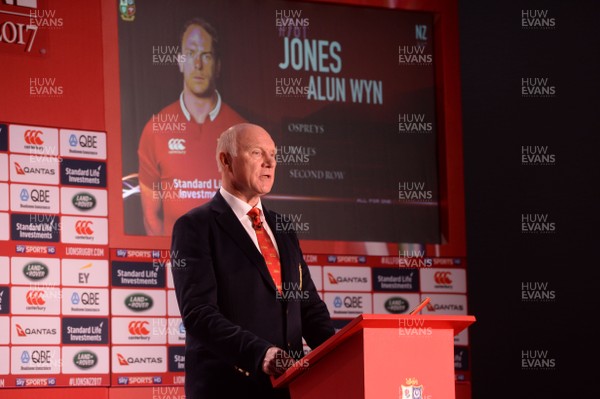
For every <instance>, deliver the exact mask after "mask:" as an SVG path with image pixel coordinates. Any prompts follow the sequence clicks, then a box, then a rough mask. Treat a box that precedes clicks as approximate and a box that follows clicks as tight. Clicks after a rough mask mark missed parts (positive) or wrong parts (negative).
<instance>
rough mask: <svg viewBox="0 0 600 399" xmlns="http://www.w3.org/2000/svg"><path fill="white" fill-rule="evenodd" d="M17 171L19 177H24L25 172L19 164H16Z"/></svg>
mask: <svg viewBox="0 0 600 399" xmlns="http://www.w3.org/2000/svg"><path fill="white" fill-rule="evenodd" d="M14 164H15V170H16V171H17V174H18V175H24V174H25V171H24V170H23V168H22V167H21V165H19V163H18V162H15V163H14Z"/></svg>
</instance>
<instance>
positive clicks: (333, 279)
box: [327, 273, 338, 284]
mask: <svg viewBox="0 0 600 399" xmlns="http://www.w3.org/2000/svg"><path fill="white" fill-rule="evenodd" d="M327 277H328V278H329V282H330V283H331V284H337V283H338V282H337V280H336V279H335V277H333V274H331V273H327Z"/></svg>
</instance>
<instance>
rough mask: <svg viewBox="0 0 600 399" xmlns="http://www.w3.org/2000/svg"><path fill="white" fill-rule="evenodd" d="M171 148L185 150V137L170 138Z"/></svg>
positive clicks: (172, 149)
mask: <svg viewBox="0 0 600 399" xmlns="http://www.w3.org/2000/svg"><path fill="white" fill-rule="evenodd" d="M169 150H171V151H185V139H170V140H169Z"/></svg>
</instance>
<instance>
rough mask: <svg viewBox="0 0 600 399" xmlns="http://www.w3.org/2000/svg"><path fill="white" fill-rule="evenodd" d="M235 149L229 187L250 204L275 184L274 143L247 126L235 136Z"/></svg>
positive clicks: (257, 129) (256, 129)
mask: <svg viewBox="0 0 600 399" xmlns="http://www.w3.org/2000/svg"><path fill="white" fill-rule="evenodd" d="M237 145H238V147H237V155H236V156H235V157H232V160H231V169H229V170H228V173H230V176H231V184H232V186H233V187H234V189H235V191H237V192H239V193H240V194H242V196H243V197H244V198H245V200H246V202H249V203H250V202H254V201H257V200H258V197H260V196H262V195H265V194H267V193H269V192H270V191H271V188H272V187H273V183H274V182H275V166H276V161H275V143H274V142H273V140H272V139H271V136H269V133H267V132H266V131H265V130H264V129H262V128H261V127H258V126H250V127H247V128H246V129H245V130H244V131H243V132H241V133H239V135H238V141H237Z"/></svg>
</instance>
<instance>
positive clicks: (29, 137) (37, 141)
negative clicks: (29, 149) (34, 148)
mask: <svg viewBox="0 0 600 399" xmlns="http://www.w3.org/2000/svg"><path fill="white" fill-rule="evenodd" d="M43 134H44V133H42V131H41V130H26V131H25V134H24V135H23V137H24V138H25V142H26V143H27V144H34V145H42V144H44V140H42V138H41V137H40V136H42V135H43Z"/></svg>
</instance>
